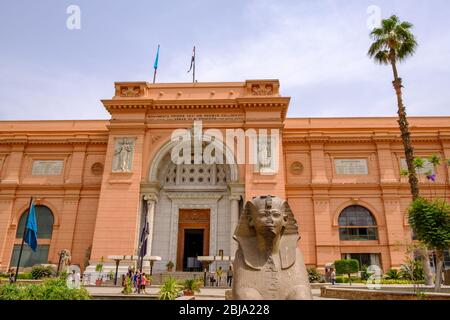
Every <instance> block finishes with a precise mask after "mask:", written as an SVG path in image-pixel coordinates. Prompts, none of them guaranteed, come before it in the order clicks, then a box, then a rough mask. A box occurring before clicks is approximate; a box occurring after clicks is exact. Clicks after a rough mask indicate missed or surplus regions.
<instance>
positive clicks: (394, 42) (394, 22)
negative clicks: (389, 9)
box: [368, 15, 432, 284]
mask: <svg viewBox="0 0 450 320" xmlns="http://www.w3.org/2000/svg"><path fill="white" fill-rule="evenodd" d="M412 28H413V24H412V23H410V22H407V21H400V20H399V18H398V17H397V16H396V15H393V16H391V17H390V18H388V19H383V20H382V21H381V27H379V28H375V29H373V30H372V32H371V33H370V36H371V38H372V40H373V43H372V44H371V46H370V48H369V51H368V55H369V57H371V58H373V59H374V60H375V62H376V63H379V64H382V65H389V64H390V65H391V67H392V72H393V75H394V81H393V82H392V84H393V86H394V90H395V94H396V96H397V113H398V124H399V127H400V132H401V137H402V142H403V148H404V150H405V158H406V164H407V166H408V180H409V186H410V189H411V195H412V198H413V201H414V200H416V199H417V198H418V197H419V196H420V193H419V180H418V179H417V174H416V167H415V166H414V148H413V146H412V143H411V139H410V132H409V124H408V119H407V118H406V108H405V106H404V104H403V96H402V88H403V85H402V78H400V77H399V75H398V70H397V63H399V62H403V61H404V60H406V58H408V57H410V56H412V55H413V54H414V53H415V51H416V48H417V41H416V38H415V36H414V34H413V33H412V32H411V29H412ZM421 255H422V259H423V261H424V268H425V274H426V282H427V284H431V283H432V279H431V271H430V264H429V261H428V253H427V252H426V250H423V251H422V252H421Z"/></svg>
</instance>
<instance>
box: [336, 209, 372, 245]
mask: <svg viewBox="0 0 450 320" xmlns="http://www.w3.org/2000/svg"><path fill="white" fill-rule="evenodd" d="M338 222H339V239H340V240H378V231H377V223H376V221H375V219H374V217H373V215H372V214H371V213H370V211H369V210H367V209H366V208H364V207H361V206H357V205H354V206H349V207H347V208H345V209H344V210H342V212H341V214H340V215H339V221H338Z"/></svg>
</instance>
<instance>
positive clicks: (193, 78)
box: [192, 46, 195, 83]
mask: <svg viewBox="0 0 450 320" xmlns="http://www.w3.org/2000/svg"><path fill="white" fill-rule="evenodd" d="M192 83H195V46H194V65H193V70H192Z"/></svg>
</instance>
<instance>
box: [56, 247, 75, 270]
mask: <svg viewBox="0 0 450 320" xmlns="http://www.w3.org/2000/svg"><path fill="white" fill-rule="evenodd" d="M60 256H61V262H60V268H59V270H60V272H67V270H68V267H69V265H70V262H71V260H72V255H71V254H70V251H69V250H67V249H63V250H61V252H60Z"/></svg>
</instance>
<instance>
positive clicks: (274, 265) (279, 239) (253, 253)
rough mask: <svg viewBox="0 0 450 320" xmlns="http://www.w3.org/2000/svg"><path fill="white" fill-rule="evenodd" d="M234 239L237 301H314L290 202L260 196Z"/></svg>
mask: <svg viewBox="0 0 450 320" xmlns="http://www.w3.org/2000/svg"><path fill="white" fill-rule="evenodd" d="M233 238H234V239H235V240H236V241H237V242H238V243H239V248H238V250H237V251H236V254H235V258H234V263H233V270H234V276H233V287H232V292H231V297H230V298H231V299H234V300H311V299H312V293H311V287H310V285H309V279H308V274H307V272H306V267H305V263H304V261H303V255H302V254H301V252H300V250H299V249H298V247H297V242H298V240H299V239H300V236H299V232H298V226H297V222H296V221H295V218H294V215H293V214H292V211H291V209H290V207H289V204H288V203H287V201H284V200H282V199H280V198H278V197H274V196H260V197H255V198H253V200H252V201H248V202H247V203H246V205H245V208H244V212H243V214H242V215H241V217H240V220H239V223H238V226H237V227H236V231H235V233H234V236H233Z"/></svg>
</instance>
